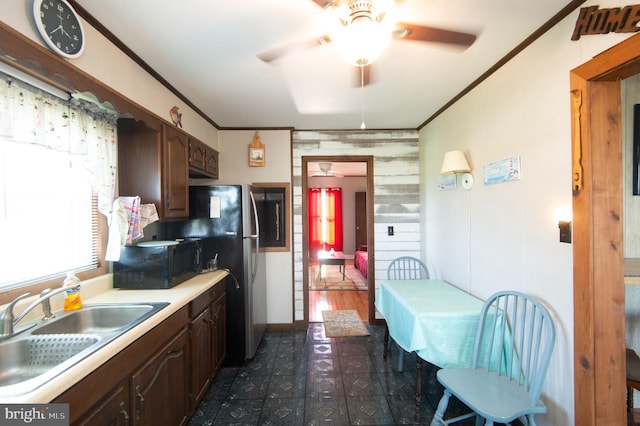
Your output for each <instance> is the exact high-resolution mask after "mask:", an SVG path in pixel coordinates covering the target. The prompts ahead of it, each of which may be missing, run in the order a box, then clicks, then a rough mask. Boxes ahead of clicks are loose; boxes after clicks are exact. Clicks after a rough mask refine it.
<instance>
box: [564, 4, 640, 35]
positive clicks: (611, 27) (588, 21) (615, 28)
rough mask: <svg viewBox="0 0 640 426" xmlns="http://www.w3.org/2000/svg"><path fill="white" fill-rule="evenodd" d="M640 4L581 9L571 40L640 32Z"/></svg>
mask: <svg viewBox="0 0 640 426" xmlns="http://www.w3.org/2000/svg"><path fill="white" fill-rule="evenodd" d="M639 22H640V4H635V5H631V6H625V7H623V8H619V7H612V8H610V9H600V8H599V6H589V7H583V8H582V9H580V14H578V19H577V20H576V26H575V28H574V29H573V35H572V36H571V40H579V39H580V36H583V35H591V34H609V33H635V32H638V31H639V30H640V27H638V23H639Z"/></svg>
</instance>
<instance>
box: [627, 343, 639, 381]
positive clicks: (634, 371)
mask: <svg viewBox="0 0 640 426" xmlns="http://www.w3.org/2000/svg"><path fill="white" fill-rule="evenodd" d="M626 354H627V380H634V381H636V382H640V358H639V357H638V354H637V353H636V351H634V350H633V349H629V348H627V351H626Z"/></svg>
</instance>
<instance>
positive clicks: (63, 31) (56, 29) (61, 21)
mask: <svg viewBox="0 0 640 426" xmlns="http://www.w3.org/2000/svg"><path fill="white" fill-rule="evenodd" d="M57 16H58V18H59V19H60V24H58V26H57V27H56V28H54V29H53V30H52V31H51V32H49V35H53V33H55V32H57V31H60V32H61V33H62V34H64V35H66V36H67V37H68V38H72V37H71V35H70V34H69V33H68V32H66V31H65V29H64V26H63V25H62V24H63V23H64V18H63V17H62V16H61V15H60V14H58V15H57Z"/></svg>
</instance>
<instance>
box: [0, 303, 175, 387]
mask: <svg viewBox="0 0 640 426" xmlns="http://www.w3.org/2000/svg"><path fill="white" fill-rule="evenodd" d="M167 305H168V303H127V304H100V305H86V306H85V307H83V308H81V309H79V310H77V311H72V312H65V313H61V314H58V316H57V317H56V318H54V319H53V320H49V321H47V322H42V323H40V324H38V325H36V326H35V327H33V328H31V329H30V330H29V331H26V332H23V333H21V334H18V335H16V336H14V337H11V338H9V339H7V340H4V341H2V342H0V397H3V396H6V397H11V396H19V395H23V394H25V393H28V392H32V391H33V390H35V389H37V388H38V387H40V386H42V385H43V384H44V383H46V382H48V381H49V380H52V379H54V378H55V377H57V376H58V375H60V374H62V373H64V371H65V370H67V369H68V368H69V367H71V366H73V365H74V364H76V363H77V362H78V361H80V360H82V359H84V358H86V357H87V356H89V355H91V354H92V353H94V352H95V351H97V350H98V349H100V348H101V347H103V346H105V345H106V344H107V343H109V342H111V341H112V340H114V339H115V338H117V337H118V336H120V335H121V334H124V333H125V332H127V331H129V330H131V329H132V328H133V327H135V326H136V325H138V324H140V323H141V322H143V321H144V320H146V319H148V318H149V317H151V316H152V315H153V314H155V313H156V312H158V311H160V310H161V309H162V308H164V307H165V306H167Z"/></svg>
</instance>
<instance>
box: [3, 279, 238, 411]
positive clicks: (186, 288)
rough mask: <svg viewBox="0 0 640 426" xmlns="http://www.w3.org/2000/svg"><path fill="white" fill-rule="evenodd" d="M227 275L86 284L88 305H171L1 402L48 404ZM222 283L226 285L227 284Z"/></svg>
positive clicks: (54, 301)
mask: <svg viewBox="0 0 640 426" xmlns="http://www.w3.org/2000/svg"><path fill="white" fill-rule="evenodd" d="M227 275H228V273H227V272H226V271H223V270H218V271H215V272H207V273H203V274H200V275H197V276H195V277H194V278H191V279H190V280H187V281H185V282H184V283H182V284H179V285H177V286H175V287H172V288H170V289H159V290H125V289H114V288H113V286H112V284H111V283H112V281H111V280H112V276H111V274H108V275H105V276H103V277H98V278H96V279H94V280H88V281H87V282H83V286H82V290H81V293H80V294H81V297H82V301H83V303H84V304H85V305H89V304H96V303H152V302H168V303H169V305H168V306H166V307H165V308H163V309H161V310H160V311H158V312H157V313H156V314H154V315H153V316H151V317H150V318H148V319H147V320H145V321H143V322H142V323H140V324H138V325H137V326H135V327H133V328H132V329H131V330H129V331H127V332H126V333H124V334H122V335H120V336H119V337H117V338H116V339H114V340H112V341H111V342H109V343H108V344H107V345H105V346H103V347H102V348H100V349H99V350H97V351H96V352H94V353H93V354H91V355H90V356H88V357H86V358H84V359H83V360H81V361H80V362H78V363H77V364H76V365H75V366H73V367H71V368H69V369H68V370H67V371H66V372H65V373H63V374H61V375H59V376H58V377H56V378H55V379H53V380H50V381H49V382H47V383H45V384H44V385H43V386H40V387H39V388H38V389H36V390H34V391H33V392H30V393H28V394H25V395H20V396H10V397H7V396H6V395H2V394H0V403H47V402H50V401H52V400H53V399H55V398H56V397H57V396H58V395H60V394H61V393H63V392H64V391H66V390H67V389H69V388H70V387H72V386H73V385H75V384H76V383H78V382H79V381H80V380H82V379H83V378H84V377H86V376H88V375H89V374H90V373H91V372H93V371H94V370H95V369H96V368H98V367H100V366H101V365H102V364H104V363H105V362H107V361H108V360H109V359H111V358H112V357H113V356H114V355H116V354H117V353H118V352H120V351H121V350H122V349H124V348H126V347H127V346H128V345H129V344H131V343H132V342H134V341H135V340H136V339H138V338H139V337H141V336H143V335H144V334H146V333H147V332H148V331H149V330H151V329H152V328H154V327H155V326H157V325H158V324H160V323H161V322H162V321H164V320H165V319H167V318H168V317H170V316H171V315H172V314H173V313H175V312H176V311H178V310H179V309H180V308H182V307H183V306H185V305H186V304H188V303H189V302H190V301H191V300H193V299H195V298H196V297H198V296H199V295H200V294H202V293H204V292H205V291H207V290H208V289H209V288H211V287H212V286H213V285H215V284H216V283H218V282H221V281H222V280H223V278H224V277H226V276H227ZM91 281H93V282H91ZM222 282H223V283H224V281H222ZM54 297H55V296H54ZM62 300H63V296H62V295H61V297H60V298H57V299H54V298H52V308H53V309H54V312H55V311H57V310H59V309H61V307H62ZM26 303H29V300H25V302H24V304H21V305H17V306H16V310H15V312H21V306H25V305H26ZM0 309H2V307H0ZM34 311H36V313H38V312H39V313H40V314H41V310H40V309H39V308H36V309H34ZM27 319H28V318H27ZM18 328H19V326H18ZM0 392H1V391H0Z"/></svg>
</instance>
